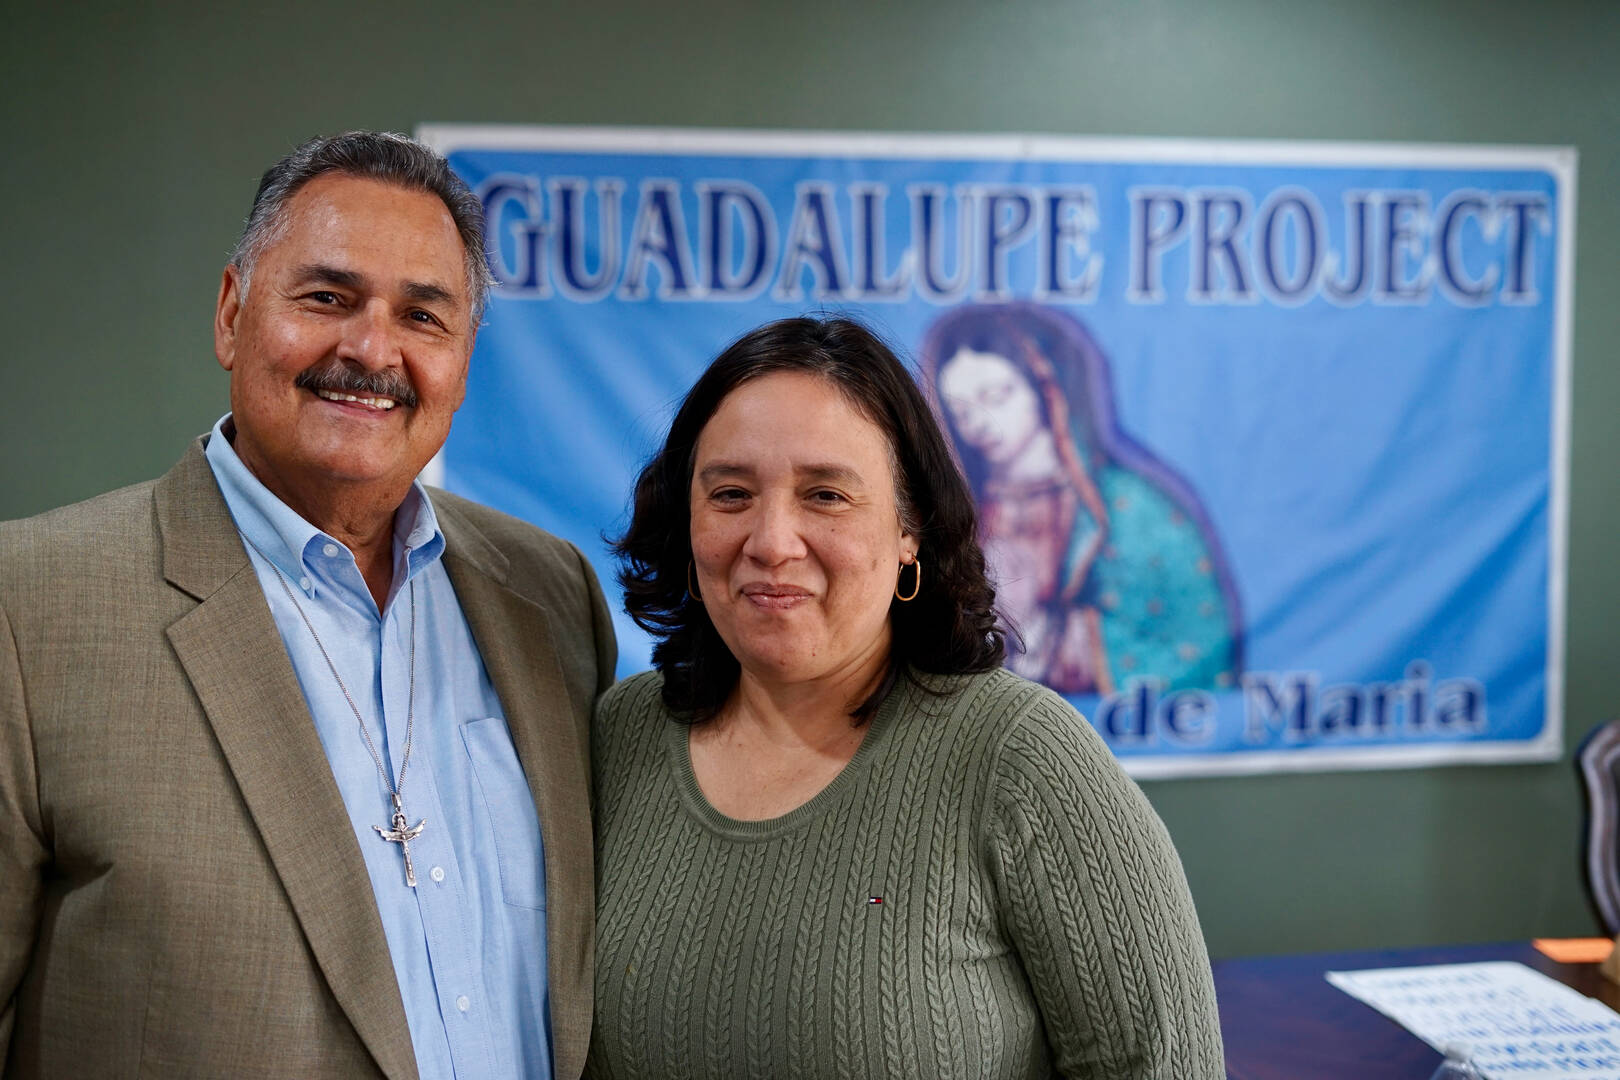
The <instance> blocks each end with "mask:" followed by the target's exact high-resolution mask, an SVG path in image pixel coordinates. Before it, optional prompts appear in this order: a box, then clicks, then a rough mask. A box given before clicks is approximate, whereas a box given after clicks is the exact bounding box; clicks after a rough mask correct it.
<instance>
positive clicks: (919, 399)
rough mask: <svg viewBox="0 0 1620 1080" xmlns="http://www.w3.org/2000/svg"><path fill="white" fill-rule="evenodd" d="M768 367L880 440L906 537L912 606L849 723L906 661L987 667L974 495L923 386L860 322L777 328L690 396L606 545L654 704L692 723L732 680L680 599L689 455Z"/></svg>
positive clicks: (956, 668) (996, 657) (706, 376)
mask: <svg viewBox="0 0 1620 1080" xmlns="http://www.w3.org/2000/svg"><path fill="white" fill-rule="evenodd" d="M776 372H804V373H808V374H811V375H815V376H818V377H820V378H823V379H826V380H828V381H829V382H831V383H832V384H833V385H834V386H836V387H837V388H838V389H839V390H840V391H841V392H842V393H843V394H844V396H845V397H846V398H847V399H848V400H849V403H850V404H851V405H852V406H854V408H855V409H856V410H858V411H859V412H860V413H861V415H863V416H865V417H866V418H867V419H869V420H871V421H872V422H873V423H874V424H876V425H877V426H878V428H879V429H880V430H881V431H882V432H883V433H884V435H885V436H886V437H887V439H888V442H889V449H890V455H891V461H892V463H893V470H894V474H895V485H896V504H897V506H898V507H899V510H900V517H901V524H902V526H903V527H904V528H905V529H906V530H907V531H908V532H910V533H911V534H912V535H913V536H914V537H916V539H917V543H918V557H919V558H920V559H921V560H922V564H923V569H922V575H923V576H922V583H921V588H920V589H919V591H918V593H917V597H916V599H915V600H912V601H910V602H906V603H902V602H900V601H899V600H894V601H891V602H890V608H889V620H890V626H891V628H892V631H893V643H892V647H891V650H890V653H889V667H888V670H887V671H886V672H885V673H884V676H883V679H882V680H881V681H880V682H879V684H878V686H877V688H876V689H875V690H873V692H872V693H871V695H870V696H868V697H867V699H866V700H865V701H863V702H861V703H860V704H859V705H857V706H856V707H855V708H854V709H853V710H852V713H851V715H852V716H853V717H854V718H855V719H856V721H857V722H863V721H865V720H867V719H869V718H870V717H871V716H872V714H873V713H874V712H876V710H877V707H878V705H880V704H881V703H882V701H883V699H884V698H885V697H887V696H888V693H889V691H890V690H891V689H892V688H893V687H894V685H895V682H896V681H897V680H898V679H899V678H900V676H901V674H902V673H903V672H905V671H906V669H907V667H908V666H909V667H913V668H916V669H917V670H919V671H925V672H934V673H938V674H952V675H955V674H965V673H967V672H975V671H988V670H990V669H991V668H995V667H998V666H999V665H1000V664H1001V662H1002V659H1003V656H1004V654H1005V652H1006V642H1005V635H1004V632H1003V630H1002V628H1001V626H1000V625H999V624H998V623H997V621H996V615H995V611H994V606H995V595H996V594H995V589H994V588H993V587H992V586H991V584H990V581H989V578H988V577H987V576H986V575H985V563H984V552H983V551H981V550H980V549H979V541H978V520H977V514H976V512H975V510H974V506H973V496H972V493H971V492H969V490H968V486H967V483H966V482H965V481H964V480H963V479H962V474H961V472H960V470H959V469H958V468H957V466H956V462H955V461H954V460H953V459H952V457H951V452H950V449H949V448H948V447H947V446H946V443H945V439H944V436H943V435H941V434H940V430H939V425H938V424H937V423H935V420H934V414H933V413H932V411H930V409H929V407H928V402H927V400H926V399H925V398H924V397H923V394H922V391H921V390H920V389H918V386H917V384H916V382H915V381H914V380H913V379H912V377H911V375H910V373H908V372H907V371H906V369H905V367H904V366H902V365H901V363H900V361H899V360H898V359H897V358H896V357H895V354H894V352H893V351H892V350H890V349H889V347H888V346H887V345H885V344H884V343H883V342H882V341H881V340H879V339H878V337H877V336H876V335H875V334H873V333H872V332H871V331H870V330H868V329H867V328H866V327H864V326H862V325H861V324H860V323H858V322H855V321H854V320H852V319H848V318H842V317H839V318H809V317H802V318H792V319H782V320H780V321H778V322H773V323H770V324H768V325H765V326H761V327H759V328H758V329H756V330H752V331H750V332H749V333H747V334H744V335H743V336H742V337H740V338H738V339H737V340H736V341H734V342H732V344H731V345H730V346H728V347H727V348H726V350H725V351H724V352H722V353H721V354H720V355H719V356H717V357H716V358H715V359H714V362H713V363H711V364H710V365H709V367H708V370H706V371H705V372H704V373H703V375H702V376H701V377H700V378H699V379H698V381H697V383H696V384H695V385H694V386H693V387H692V389H691V390H690V391H688V393H687V395H686V398H685V400H683V401H682V402H681V405H680V408H679V409H678V410H677V411H676V413H675V419H674V421H673V422H672V423H671V424H670V428H669V435H668V437H667V438H665V440H664V445H663V448H662V449H660V450H659V451H658V453H657V454H655V455H654V456H653V458H652V460H651V461H649V462H648V463H647V465H646V467H645V468H643V469H642V470H641V475H640V476H639V477H638V478H637V479H636V488H635V505H634V507H633V508H632V512H631V518H630V527H629V528H628V529H627V530H626V531H625V533H624V535H623V536H622V537H620V538H619V539H618V540H617V541H616V542H615V543H614V545H613V547H614V551H615V552H616V553H617V554H618V556H619V559H620V564H621V565H620V569H619V574H618V578H619V584H620V585H622V586H623V587H624V594H625V611H626V612H628V613H629V615H630V617H631V618H632V619H634V620H635V621H636V625H638V626H640V627H641V628H642V629H644V630H646V631H647V632H648V633H650V634H652V635H653V637H655V638H656V639H658V642H657V645H656V646H654V648H653V666H654V667H656V668H657V669H658V670H659V672H660V673H662V675H663V676H664V690H663V695H664V703H665V704H666V705H667V706H668V707H669V708H670V709H671V711H673V712H674V713H675V714H676V715H677V716H680V717H682V718H684V719H686V720H688V721H689V722H692V723H700V722H702V721H704V720H708V719H710V718H711V717H713V716H714V715H715V713H716V712H718V711H719V709H720V707H721V706H722V705H723V704H725V701H726V699H727V697H729V696H730V694H731V691H732V689H733V688H734V687H735V686H736V684H737V677H738V673H739V668H738V664H737V659H736V657H734V656H733V655H732V654H731V650H730V649H728V648H727V647H726V644H725V642H724V641H722V640H721V638H720V635H719V633H718V632H716V630H715V628H714V624H713V623H712V622H710V621H709V615H708V612H707V611H706V610H705V609H704V607H703V604H702V602H701V601H699V600H695V599H693V598H692V597H691V596H690V595H689V594H688V593H687V570H688V568H689V566H690V563H691V560H692V546H691V508H690V502H689V499H690V492H691V485H692V469H693V464H694V460H693V459H694V454H695V451H696V449H697V441H698V436H699V435H700V434H701V433H702V431H703V428H704V426H705V425H707V424H708V422H709V418H710V417H712V416H713V415H714V413H715V410H716V409H718V408H719V407H720V402H721V401H723V400H724V399H725V397H726V395H727V394H730V393H731V392H732V391H733V390H735V389H737V387H739V386H741V385H742V384H744V383H746V382H749V381H750V380H752V379H757V378H759V377H760V376H762V375H770V374H774V373H776Z"/></svg>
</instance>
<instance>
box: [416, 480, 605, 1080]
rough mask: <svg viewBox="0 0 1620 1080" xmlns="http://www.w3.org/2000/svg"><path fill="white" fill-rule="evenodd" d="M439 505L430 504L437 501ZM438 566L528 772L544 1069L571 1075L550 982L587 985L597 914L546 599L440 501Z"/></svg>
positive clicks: (568, 1034) (577, 758)
mask: <svg viewBox="0 0 1620 1080" xmlns="http://www.w3.org/2000/svg"><path fill="white" fill-rule="evenodd" d="M436 509H439V508H436ZM439 525H440V528H441V529H443V530H444V534H445V553H444V564H445V570H446V572H447V573H448V574H449V575H450V582H451V584H452V585H453V586H454V587H455V590H456V598H457V599H458V600H459V601H460V602H461V610H462V613H463V614H464V615H465V616H466V618H467V624H468V626H470V627H471V628H472V632H473V639H474V640H475V641H476V642H477V643H478V651H479V653H480V654H481V655H482V657H483V660H484V668H485V670H487V671H488V672H489V677H490V681H491V682H492V683H493V684H494V686H495V692H496V694H498V695H499V696H500V699H501V707H502V708H503V709H504V710H505V712H506V720H507V728H508V730H510V731H511V733H512V745H513V747H514V748H515V749H516V750H517V755H518V760H519V761H521V762H522V763H523V771H524V774H525V775H526V776H527V778H528V781H529V792H530V794H531V795H533V797H534V806H535V810H536V811H537V813H538V815H539V818H540V839H541V843H542V844H543V845H544V847H545V873H546V938H547V943H548V948H547V953H548V956H549V964H548V967H549V978H550V987H551V991H550V993H551V1013H552V1035H553V1047H552V1051H553V1061H552V1064H553V1071H554V1072H555V1074H556V1075H557V1076H559V1077H564V1076H577V1075H579V1073H580V1071H581V1069H583V1068H584V1064H585V1051H586V1049H587V1047H586V1045H585V1044H584V1042H583V1040H580V1039H576V1038H574V1037H572V1033H573V1028H572V1026H570V1025H567V1024H562V1023H560V1022H559V1021H558V1015H557V1013H558V1005H559V1001H558V988H559V987H579V986H590V985H591V981H590V980H591V976H592V972H591V971H590V970H589V967H590V965H591V953H590V942H591V935H590V927H591V926H592V923H593V920H594V919H595V917H596V897H595V890H594V888H593V885H592V881H593V869H594V863H593V858H594V856H593V853H592V849H591V830H590V807H589V805H588V800H589V795H588V791H587V788H586V787H585V784H584V783H583V781H582V779H581V774H582V772H583V768H582V763H584V762H587V761H588V760H589V759H588V758H587V756H586V748H585V747H584V746H583V745H582V744H581V742H580V739H579V737H578V736H577V734H576V728H575V725H574V723H573V720H572V717H571V716H570V713H569V710H570V706H569V703H568V702H569V697H568V688H567V684H566V683H565V682H564V681H563V674H562V669H561V667H560V666H559V665H558V662H557V650H556V648H555V645H554V641H555V637H554V635H553V633H552V627H551V620H550V618H549V617H548V616H547V615H546V612H545V609H544V608H542V607H541V606H540V605H538V604H536V603H535V602H534V601H532V600H530V599H528V598H527V597H524V596H521V595H519V594H518V593H516V592H514V591H512V590H511V589H510V588H508V587H507V585H506V574H507V565H508V564H507V560H506V557H505V556H504V555H502V554H501V553H500V551H499V550H498V549H496V548H495V546H494V545H492V544H490V543H489V542H488V540H486V539H485V538H484V537H483V535H482V534H481V533H479V532H478V531H477V529H476V528H474V527H473V526H472V525H471V524H470V523H468V522H466V521H465V520H463V519H462V518H460V517H459V516H458V515H457V516H453V515H452V514H450V513H446V512H444V510H443V509H439Z"/></svg>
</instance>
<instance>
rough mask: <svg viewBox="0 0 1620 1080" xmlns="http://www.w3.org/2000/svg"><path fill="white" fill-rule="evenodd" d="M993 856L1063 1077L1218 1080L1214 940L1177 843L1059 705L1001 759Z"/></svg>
mask: <svg viewBox="0 0 1620 1080" xmlns="http://www.w3.org/2000/svg"><path fill="white" fill-rule="evenodd" d="M993 784H994V796H993V800H992V802H991V804H990V807H989V819H988V821H987V823H986V830H985V843H986V846H987V854H988V858H989V862H990V869H991V873H992V875H993V877H994V879H995V882H996V888H997V891H998V894H999V895H998V900H999V903H1000V906H1001V918H1002V922H1003V924H1004V925H1005V927H1006V929H1007V933H1008V935H1009V936H1010V937H1011V939H1012V941H1013V944H1014V947H1015V948H1016V949H1017V951H1018V955H1019V959H1020V960H1021V962H1022V963H1023V966H1024V970H1025V972H1026V973H1027V974H1028V977H1029V982H1030V986H1031V988H1032V990H1033V991H1034V995H1035V1000H1036V1003H1037V1005H1038V1007H1039V1009H1040V1013H1041V1020H1042V1022H1043V1024H1044V1026H1045V1028H1046V1034H1047V1039H1048V1040H1049V1042H1050V1043H1051V1047H1052V1052H1053V1057H1054V1060H1055V1062H1056V1065H1057V1069H1058V1072H1059V1074H1060V1075H1062V1076H1064V1077H1071V1078H1086V1080H1150V1078H1151V1080H1221V1078H1222V1077H1224V1076H1225V1065H1224V1062H1223V1054H1222V1049H1221V1033H1220V1018H1219V1016H1218V1014H1217V1012H1216V1008H1215V988H1214V982H1213V980H1212V978H1211V975H1210V967H1209V957H1208V954H1207V953H1206V951H1205V947H1204V939H1203V933H1202V931H1201V930H1200V929H1199V925H1198V916H1197V913H1196V912H1195V911H1194V910H1193V903H1192V896H1191V894H1190V893H1189V892H1188V889H1187V881H1186V878H1185V876H1184V875H1183V873H1182V869H1181V862H1180V860H1179V859H1178V858H1177V856H1176V851H1175V848H1174V846H1173V845H1172V844H1171V842H1170V836H1169V834H1168V833H1167V832H1166V831H1165V828H1164V825H1163V823H1162V822H1161V821H1160V820H1159V818H1158V815H1157V814H1155V813H1154V812H1153V808H1152V807H1151V806H1150V805H1149V804H1148V801H1147V799H1146V797H1145V796H1144V795H1143V794H1142V792H1141V790H1140V789H1139V788H1137V786H1136V785H1135V784H1134V783H1133V782H1132V781H1131V780H1130V778H1129V777H1127V776H1126V775H1125V773H1124V770H1122V769H1121V768H1120V767H1119V764H1118V762H1117V761H1115V760H1114V757H1113V755H1112V754H1111V753H1110V752H1109V750H1108V748H1107V746H1106V745H1105V744H1104V743H1103V741H1102V739H1101V737H1100V736H1099V735H1098V734H1097V733H1096V732H1095V731H1094V730H1093V729H1092V728H1091V726H1090V725H1089V724H1087V723H1086V722H1085V720H1084V719H1082V718H1081V716H1080V715H1079V714H1078V713H1076V712H1075V711H1074V710H1073V709H1072V708H1070V707H1069V706H1068V705H1067V704H1066V703H1065V702H1063V701H1062V699H1060V698H1058V697H1057V696H1056V695H1055V694H1050V693H1044V694H1041V695H1040V696H1038V697H1036V698H1035V699H1034V700H1033V701H1032V702H1030V703H1029V704H1028V705H1026V707H1025V708H1024V710H1023V711H1022V715H1021V716H1019V717H1018V718H1017V720H1016V721H1015V722H1014V723H1013V725H1012V727H1011V729H1010V730H1009V731H1008V734H1007V736H1006V738H1005V739H1004V741H1003V742H1002V745H1001V748H1000V752H999V753H998V755H997V757H996V765H995V771H994V777H993Z"/></svg>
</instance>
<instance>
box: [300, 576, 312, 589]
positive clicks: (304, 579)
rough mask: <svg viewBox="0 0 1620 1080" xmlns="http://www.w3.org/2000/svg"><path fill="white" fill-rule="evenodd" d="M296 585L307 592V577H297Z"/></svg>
mask: <svg viewBox="0 0 1620 1080" xmlns="http://www.w3.org/2000/svg"><path fill="white" fill-rule="evenodd" d="M298 587H299V588H300V589H303V590H304V591H305V592H309V578H307V577H301V578H299V579H298Z"/></svg>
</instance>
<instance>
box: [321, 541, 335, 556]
mask: <svg viewBox="0 0 1620 1080" xmlns="http://www.w3.org/2000/svg"><path fill="white" fill-rule="evenodd" d="M321 551H322V552H323V553H324V554H325V555H326V557H327V558H328V559H335V558H337V553H338V546H337V545H336V544H327V545H326V546H325V547H323V548H321Z"/></svg>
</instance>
